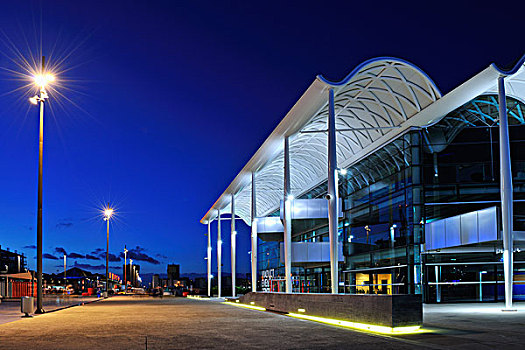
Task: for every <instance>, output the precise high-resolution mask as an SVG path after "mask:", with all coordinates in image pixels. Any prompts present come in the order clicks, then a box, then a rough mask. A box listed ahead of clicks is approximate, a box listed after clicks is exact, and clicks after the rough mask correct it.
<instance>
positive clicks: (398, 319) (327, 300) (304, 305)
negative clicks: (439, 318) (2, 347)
mask: <svg viewBox="0 0 525 350" xmlns="http://www.w3.org/2000/svg"><path fill="white" fill-rule="evenodd" d="M239 299H240V302H241V303H243V304H250V303H251V302H253V303H254V305H256V306H261V307H264V308H266V309H267V310H271V311H277V312H283V313H300V312H298V309H304V310H305V312H304V314H305V315H309V316H319V317H327V318H334V319H338V320H346V321H351V322H358V323H366V324H373V325H380V326H386V327H405V326H419V325H421V324H422V323H423V306H422V301H421V296H420V295H375V294H370V295H368V294H364V295H361V294H354V295H351V294H315V293H293V294H286V293H261V292H257V293H248V294H246V295H244V296H241V297H240V298H239Z"/></svg>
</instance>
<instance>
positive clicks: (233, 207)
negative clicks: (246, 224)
mask: <svg viewBox="0 0 525 350" xmlns="http://www.w3.org/2000/svg"><path fill="white" fill-rule="evenodd" d="M231 205H232V220H231V221H232V222H231V226H230V227H231V260H232V297H235V253H236V252H235V249H236V247H235V244H236V242H235V237H236V235H237V232H236V231H235V195H233V194H232V203H231Z"/></svg>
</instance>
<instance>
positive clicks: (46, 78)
mask: <svg viewBox="0 0 525 350" xmlns="http://www.w3.org/2000/svg"><path fill="white" fill-rule="evenodd" d="M44 69H45V57H44V56H42V68H41V71H40V74H38V75H35V76H34V77H33V81H34V83H35V84H36V85H37V87H38V88H39V94H38V95H35V96H34V97H31V98H30V99H29V101H30V102H31V103H32V104H34V105H38V104H40V128H39V134H38V202H37V219H36V265H37V268H36V270H37V297H36V303H37V305H36V310H35V313H37V314H42V313H44V312H45V311H44V308H43V306H42V298H43V295H42V294H43V290H42V194H43V191H42V188H43V183H42V173H43V158H44V157H43V154H44V101H45V100H46V99H48V98H49V96H48V94H47V92H46V85H47V84H48V83H50V82H52V81H54V80H55V77H54V76H53V75H51V74H45V72H44Z"/></svg>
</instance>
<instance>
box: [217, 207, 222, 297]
mask: <svg viewBox="0 0 525 350" xmlns="http://www.w3.org/2000/svg"><path fill="white" fill-rule="evenodd" d="M221 277H222V240H221V211H220V210H218V211H217V296H218V297H219V298H220V297H221V288H222V285H221V282H222V278H221Z"/></svg>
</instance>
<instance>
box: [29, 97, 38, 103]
mask: <svg viewBox="0 0 525 350" xmlns="http://www.w3.org/2000/svg"><path fill="white" fill-rule="evenodd" d="M29 102H31V103H32V104H34V105H36V104H38V99H37V97H36V96H34V97H30V98H29Z"/></svg>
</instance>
